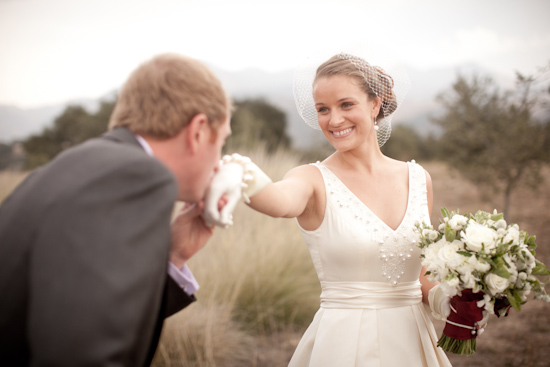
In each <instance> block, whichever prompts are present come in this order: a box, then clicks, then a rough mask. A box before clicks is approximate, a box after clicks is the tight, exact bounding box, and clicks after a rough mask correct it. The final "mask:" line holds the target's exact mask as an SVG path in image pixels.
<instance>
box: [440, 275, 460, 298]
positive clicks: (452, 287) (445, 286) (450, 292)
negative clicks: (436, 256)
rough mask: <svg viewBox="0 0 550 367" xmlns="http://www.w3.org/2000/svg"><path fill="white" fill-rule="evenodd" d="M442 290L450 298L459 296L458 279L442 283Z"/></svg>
mask: <svg viewBox="0 0 550 367" xmlns="http://www.w3.org/2000/svg"><path fill="white" fill-rule="evenodd" d="M440 284H441V285H440V287H441V290H442V291H443V293H444V294H445V295H446V296H448V297H453V296H456V295H457V294H458V287H459V284H460V282H459V280H458V278H457V277H453V278H451V279H448V280H445V281H443V282H441V283H440Z"/></svg>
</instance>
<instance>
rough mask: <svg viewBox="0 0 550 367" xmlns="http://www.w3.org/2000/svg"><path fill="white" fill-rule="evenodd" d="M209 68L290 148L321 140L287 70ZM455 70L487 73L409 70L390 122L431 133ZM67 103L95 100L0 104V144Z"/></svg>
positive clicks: (91, 104) (92, 104) (46, 120)
mask: <svg viewBox="0 0 550 367" xmlns="http://www.w3.org/2000/svg"><path fill="white" fill-rule="evenodd" d="M212 69H213V71H214V72H215V73H216V75H218V77H219V78H220V80H221V81H222V83H223V85H224V87H225V88H226V89H227V90H228V92H229V93H230V94H231V96H232V98H233V99H234V100H239V99H246V98H264V99H265V100H266V101H268V102H270V103H272V104H273V105H275V106H277V107H278V108H280V109H281V110H283V111H285V112H286V115H287V122H288V125H287V126H288V131H287V132H288V135H289V136H290V137H291V139H292V142H293V145H294V146H295V147H297V148H308V147H310V146H312V145H313V144H315V143H316V142H318V141H320V140H321V139H322V135H321V133H320V132H319V131H317V130H313V129H311V128H310V127H308V126H307V125H306V124H305V123H304V122H303V121H302V119H301V118H300V116H299V115H298V113H297V112H296V108H295V106H294V97H293V94H292V77H293V71H283V72H277V73H269V72H265V71H262V70H258V69H246V70H242V71H238V72H228V71H224V70H221V69H218V68H215V67H212ZM459 72H460V73H463V74H465V75H471V74H472V73H479V74H481V75H490V73H489V72H488V71H487V70H482V69H480V68H478V67H477V66H475V65H463V66H461V67H460V68H445V69H430V70H425V71H419V70H409V77H410V79H411V84H412V86H411V90H410V91H409V93H408V95H407V97H406V98H405V101H404V103H403V105H402V106H400V107H399V109H398V110H397V111H396V113H395V117H394V119H393V123H394V125H397V124H406V125H408V126H411V127H413V128H414V129H415V130H416V131H418V132H419V133H420V134H427V133H433V132H437V127H436V126H434V125H433V124H431V123H430V118H431V117H432V116H434V115H438V114H440V113H442V109H441V107H440V106H439V105H438V104H437V103H436V100H435V98H436V96H437V94H438V93H441V92H443V91H445V90H448V89H449V88H450V86H451V84H452V83H453V82H454V80H455V79H456V77H457V74H458V73H459ZM501 79H502V78H501ZM113 94H114V92H111V93H109V94H107V95H106V96H105V97H104V98H102V99H111V98H112V96H113ZM69 104H80V105H83V106H84V107H86V108H87V109H88V110H90V111H93V110H94V109H95V108H97V106H98V104H99V100H90V99H87V100H84V99H83V100H72V101H68V102H67V103H64V104H60V105H54V106H46V107H42V108H33V109H22V108H18V107H14V106H9V105H0V142H4V143H8V142H11V141H14V140H23V139H25V138H27V137H28V136H30V135H31V134H36V133H40V132H41V131H42V129H44V128H45V127H46V126H48V125H51V124H52V123H53V121H54V119H55V118H56V117H57V116H58V115H59V114H60V113H61V112H62V111H63V110H64V109H65V108H66V106H67V105H69Z"/></svg>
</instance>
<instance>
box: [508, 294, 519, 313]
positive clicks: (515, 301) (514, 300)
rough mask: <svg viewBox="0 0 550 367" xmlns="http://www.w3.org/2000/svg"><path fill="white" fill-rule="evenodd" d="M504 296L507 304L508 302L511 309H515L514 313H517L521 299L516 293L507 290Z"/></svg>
mask: <svg viewBox="0 0 550 367" xmlns="http://www.w3.org/2000/svg"><path fill="white" fill-rule="evenodd" d="M506 296H507V298H508V302H510V304H511V305H512V307H513V308H515V309H516V311H519V310H520V308H521V298H520V296H519V294H518V292H516V291H513V292H511V291H510V290H509V289H507V290H506Z"/></svg>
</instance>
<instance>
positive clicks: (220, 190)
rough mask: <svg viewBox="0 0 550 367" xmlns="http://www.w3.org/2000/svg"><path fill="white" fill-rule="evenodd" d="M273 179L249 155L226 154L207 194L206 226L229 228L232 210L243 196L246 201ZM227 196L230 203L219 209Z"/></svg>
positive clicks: (205, 208)
mask: <svg viewBox="0 0 550 367" xmlns="http://www.w3.org/2000/svg"><path fill="white" fill-rule="evenodd" d="M271 182H272V181H271V179H270V178H269V177H268V176H267V175H266V174H265V173H264V172H263V171H262V170H261V169H260V168H259V167H258V166H257V165H255V164H254V163H252V161H251V160H250V158H248V157H243V156H241V155H239V154H236V153H235V154H232V155H230V156H229V155H226V156H224V157H223V159H222V161H221V165H220V168H219V170H218V172H216V174H215V175H214V177H213V178H212V183H211V184H210V188H209V189H208V192H207V194H206V200H205V207H204V211H203V213H202V217H203V218H204V220H205V222H206V224H207V225H210V226H213V225H217V226H220V227H224V228H228V227H230V226H231V225H233V216H232V214H233V211H234V210H235V207H236V206H237V203H238V202H239V200H240V198H241V197H242V198H243V200H244V201H245V202H246V203H249V202H250V198H251V197H252V196H254V195H256V194H257V193H258V192H260V191H261V190H262V189H264V188H265V187H266V186H267V185H268V184H269V183H271ZM223 195H225V196H226V198H227V204H226V205H225V206H224V207H223V208H222V210H218V202H219V201H220V199H221V197H222V196H223Z"/></svg>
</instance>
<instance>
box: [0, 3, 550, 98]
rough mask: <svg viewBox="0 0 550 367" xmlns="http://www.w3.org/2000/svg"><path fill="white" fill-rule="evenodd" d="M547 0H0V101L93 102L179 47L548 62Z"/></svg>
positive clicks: (221, 57)
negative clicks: (375, 51) (361, 48)
mask: <svg viewBox="0 0 550 367" xmlns="http://www.w3.org/2000/svg"><path fill="white" fill-rule="evenodd" d="M549 14H550V1H549V0H476V1H472V0H458V1H457V0H377V1H371V0H356V1H354V0H336V1H332V0H326V1H324V0H314V1H311V0H308V1H300V0H292V1H287V0H276V1H262V0H255V1H247V0H213V1H209V0H153V1H147V0H0V104H9V105H14V106H17V107H20V108H34V107H41V106H45V105H50V104H56V103H63V102H65V101H68V100H71V99H79V98H100V97H102V96H104V95H105V94H107V93H109V92H111V91H113V90H115V89H117V88H119V87H120V86H121V85H122V84H123V83H124V81H125V79H126V78H127V76H128V75H129V73H130V72H131V71H132V70H133V69H134V68H135V67H137V66H138V65H139V64H140V63H142V62H143V61H146V60H148V59H149V58H151V57H153V56H154V55H157V54H160V53H164V52H177V53H181V54H184V55H187V56H191V57H194V58H196V59H199V60H202V61H204V62H205V63H207V64H209V65H211V66H213V67H216V68H220V69H224V70H227V71H238V70H243V69H247V68H257V69H261V70H265V71H268V72H279V71H284V70H291V69H293V68H295V67H296V66H297V64H298V62H299V60H302V59H303V58H304V57H307V56H308V55H310V54H312V53H315V52H317V51H318V50H320V49H323V48H324V47H327V46H328V45H331V47H333V46H334V45H335V44H340V43H349V42H355V41H358V40H362V39H369V40H375V41H376V42H377V43H380V44H383V45H384V46H385V47H386V48H387V49H388V50H390V51H391V52H392V53H393V54H395V55H396V56H397V57H398V58H400V59H401V61H402V62H403V64H405V65H406V66H407V67H410V68H416V69H421V70H425V69H430V68H443V67H452V66H455V65H460V64H464V63H474V64H476V65H479V66H481V67H483V68H486V69H489V70H494V71H495V72H497V73H508V74H510V75H513V73H514V72H515V71H520V72H522V73H527V74H528V73H533V72H535V71H536V69H537V68H538V67H541V66H544V65H547V64H548V63H549V62H550V21H549V18H548V15H549Z"/></svg>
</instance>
